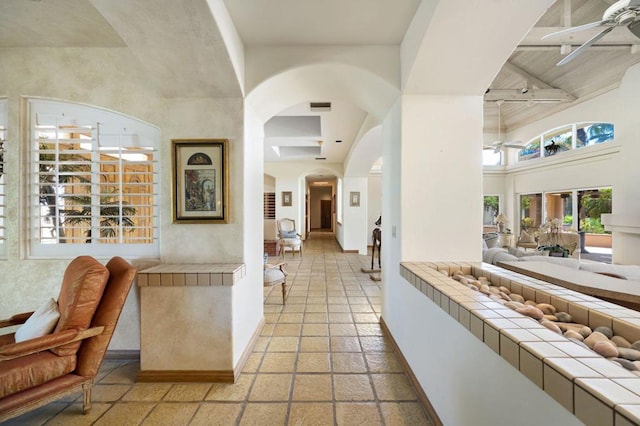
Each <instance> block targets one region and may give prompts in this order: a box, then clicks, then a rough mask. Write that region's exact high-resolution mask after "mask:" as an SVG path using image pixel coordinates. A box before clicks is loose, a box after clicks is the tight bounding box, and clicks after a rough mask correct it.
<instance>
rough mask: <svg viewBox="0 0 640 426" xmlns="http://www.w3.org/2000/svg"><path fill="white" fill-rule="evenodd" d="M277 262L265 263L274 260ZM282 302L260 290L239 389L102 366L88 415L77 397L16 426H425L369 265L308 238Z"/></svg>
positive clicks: (126, 365) (318, 236) (291, 262)
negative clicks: (255, 329)
mask: <svg viewBox="0 0 640 426" xmlns="http://www.w3.org/2000/svg"><path fill="white" fill-rule="evenodd" d="M275 260H276V259H271V261H275ZM285 261H286V262H288V265H287V271H288V272H289V276H288V284H289V291H288V299H287V303H286V305H285V306H283V305H282V293H281V291H280V286H277V287H275V288H273V289H272V290H273V291H269V290H271V289H265V309H264V314H265V321H266V324H265V327H264V329H263V331H262V335H261V336H260V337H259V339H258V341H257V344H256V345H255V347H254V350H253V352H252V353H251V355H250V357H249V360H248V362H247V364H246V366H245V368H244V370H243V373H242V375H241V376H240V379H239V380H238V382H237V383H235V384H220V383H180V384H172V383H159V384H152V383H135V382H134V378H135V375H136V373H137V371H138V369H139V365H138V363H137V362H125V361H108V360H107V361H105V362H104V364H103V367H102V369H101V371H100V373H99V376H98V378H97V384H96V386H95V388H94V391H93V409H92V410H91V412H90V413H89V414H88V415H86V416H83V415H82V414H81V402H78V401H81V397H80V395H78V396H76V397H73V398H69V399H67V400H63V401H60V402H55V403H51V404H49V405H47V406H45V407H43V408H41V409H39V410H36V411H33V412H31V413H28V414H25V415H23V416H21V417H18V418H16V419H13V420H11V421H9V422H7V424H12V425H13V424H15V425H41V424H46V425H65V426H66V425H89V424H94V425H138V424H141V425H349V426H351V425H393V426H395V425H430V424H431V423H430V421H429V420H428V417H427V415H426V413H425V411H424V408H423V406H422V404H421V403H420V402H419V401H418V400H417V398H416V393H415V391H414V389H413V387H412V386H411V384H410V382H409V380H408V379H407V376H406V375H405V374H404V372H403V369H402V366H401V364H400V362H399V361H398V358H397V357H396V355H395V354H394V352H393V350H392V348H391V346H390V345H389V343H388V341H387V339H386V338H385V337H384V336H383V335H382V331H381V329H380V325H379V316H380V282H377V281H373V280H371V279H370V278H369V275H368V274H365V273H362V272H361V271H360V268H361V267H362V266H364V267H367V264H369V266H370V261H371V260H370V258H368V257H366V256H361V255H358V254H344V253H342V252H341V251H340V248H339V246H338V244H337V243H336V241H335V239H334V237H333V235H332V234H327V233H312V235H311V237H310V238H309V239H308V240H307V241H306V242H305V247H304V259H302V260H300V258H299V256H298V255H296V256H295V257H294V258H292V257H291V255H290V254H287V256H286V259H285Z"/></svg>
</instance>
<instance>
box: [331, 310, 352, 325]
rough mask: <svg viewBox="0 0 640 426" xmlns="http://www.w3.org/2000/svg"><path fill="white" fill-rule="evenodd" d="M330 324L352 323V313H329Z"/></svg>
mask: <svg viewBox="0 0 640 426" xmlns="http://www.w3.org/2000/svg"><path fill="white" fill-rule="evenodd" d="M329 322H331V323H334V324H336V323H348V324H350V323H352V322H353V317H352V316H351V314H350V313H342V312H330V313H329Z"/></svg>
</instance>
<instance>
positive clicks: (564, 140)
mask: <svg viewBox="0 0 640 426" xmlns="http://www.w3.org/2000/svg"><path fill="white" fill-rule="evenodd" d="M612 140H613V124H612V123H594V122H588V123H576V124H572V125H569V126H563V127H558V128H556V129H552V130H548V131H546V132H544V133H543V134H541V135H538V136H536V137H535V138H533V139H531V140H530V141H529V143H528V144H527V146H526V148H523V149H522V150H520V152H519V153H518V161H527V160H531V159H534V158H540V157H551V156H554V155H556V154H558V153H561V152H564V151H569V150H572V149H578V148H584V147H587V146H592V145H596V144H599V143H603V142H610V141H612ZM541 143H542V147H543V149H542V150H541V149H540V145H541Z"/></svg>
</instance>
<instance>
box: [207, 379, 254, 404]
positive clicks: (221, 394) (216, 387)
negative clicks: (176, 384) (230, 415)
mask: <svg viewBox="0 0 640 426" xmlns="http://www.w3.org/2000/svg"><path fill="white" fill-rule="evenodd" d="M255 377H256V376H255V375H253V374H241V375H240V378H238V381H237V382H236V383H214V384H213V385H212V386H211V389H210V390H209V393H208V394H207V396H206V397H205V398H204V399H205V401H244V400H245V399H246V398H247V395H248V394H249V389H251V385H252V384H253V380H254V379H255Z"/></svg>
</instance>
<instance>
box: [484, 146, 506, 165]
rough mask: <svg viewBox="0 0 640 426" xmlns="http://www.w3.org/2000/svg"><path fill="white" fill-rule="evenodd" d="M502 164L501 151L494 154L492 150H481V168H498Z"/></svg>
mask: <svg viewBox="0 0 640 426" xmlns="http://www.w3.org/2000/svg"><path fill="white" fill-rule="evenodd" d="M500 164H502V151H501V150H498V152H496V151H495V150H494V149H483V150H482V165H483V166H499V165H500Z"/></svg>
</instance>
